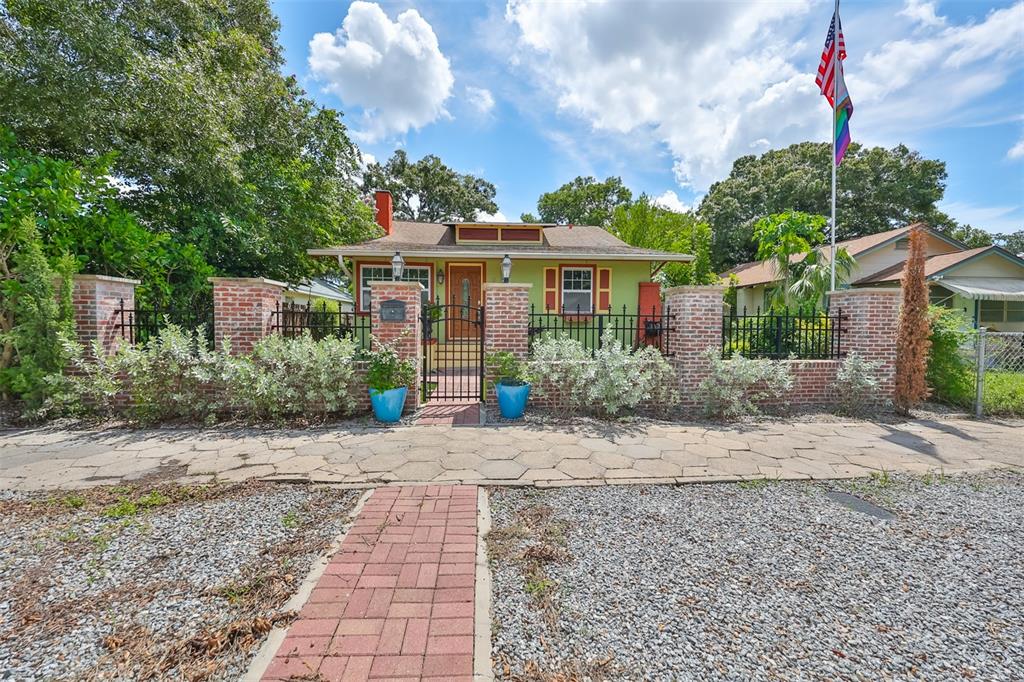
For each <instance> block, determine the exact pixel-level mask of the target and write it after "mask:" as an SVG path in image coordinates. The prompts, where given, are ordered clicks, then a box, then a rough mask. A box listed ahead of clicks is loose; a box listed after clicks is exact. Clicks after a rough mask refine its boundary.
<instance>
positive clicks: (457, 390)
mask: <svg viewBox="0 0 1024 682" xmlns="http://www.w3.org/2000/svg"><path fill="white" fill-rule="evenodd" d="M422 325H423V381H422V383H421V385H422V386H423V391H422V393H423V395H422V400H423V402H427V401H430V400H434V401H444V402H470V401H480V400H483V392H484V344H483V340H484V309H483V308H476V307H474V306H470V305H458V304H446V303H441V302H440V301H438V302H437V303H431V304H427V305H424V306H423V319H422Z"/></svg>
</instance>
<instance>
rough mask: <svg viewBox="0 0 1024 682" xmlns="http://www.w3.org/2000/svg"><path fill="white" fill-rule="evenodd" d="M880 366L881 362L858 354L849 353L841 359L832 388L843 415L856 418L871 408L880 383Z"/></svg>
mask: <svg viewBox="0 0 1024 682" xmlns="http://www.w3.org/2000/svg"><path fill="white" fill-rule="evenodd" d="M881 366H882V363H881V362H878V361H877V360H868V359H866V358H863V357H861V356H860V355H859V354H858V353H850V354H849V355H847V356H846V357H845V358H844V359H843V364H841V365H840V366H839V371H838V372H836V382H835V385H834V386H833V390H834V391H835V392H836V398H837V403H838V406H839V409H840V410H841V411H842V412H843V414H848V415H852V416H857V415H861V414H864V413H865V412H866V411H868V409H870V408H871V406H872V405H873V404H874V394H875V391H876V390H877V389H878V385H879V383H880V380H879V378H878V369H879V368H880V367H881Z"/></svg>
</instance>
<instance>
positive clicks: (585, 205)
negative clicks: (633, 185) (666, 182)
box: [521, 176, 633, 227]
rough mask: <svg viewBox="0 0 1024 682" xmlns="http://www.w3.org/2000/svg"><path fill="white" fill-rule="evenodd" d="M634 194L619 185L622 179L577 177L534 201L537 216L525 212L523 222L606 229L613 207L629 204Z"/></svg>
mask: <svg viewBox="0 0 1024 682" xmlns="http://www.w3.org/2000/svg"><path fill="white" fill-rule="evenodd" d="M632 199H633V193H632V192H631V191H629V189H628V188H627V187H626V186H625V185H623V184H622V178H617V177H610V178H607V179H605V180H604V181H603V182H600V181H598V180H597V178H594V177H590V176H588V177H583V176H580V177H577V178H576V179H575V180H573V181H572V182H567V183H565V184H564V185H562V186H561V187H559V188H558V189H556V190H555V191H553V192H545V193H544V194H541V195H540V198H539V199H537V212H538V214H539V215H538V216H535V215H533V214H532V213H524V214H523V215H522V217H521V220H522V221H523V222H524V223H560V224H572V225H598V226H600V227H607V226H608V224H609V223H610V222H611V219H612V214H613V213H614V211H615V209H616V207H618V206H622V205H625V204H628V203H629V202H630V201H631V200H632Z"/></svg>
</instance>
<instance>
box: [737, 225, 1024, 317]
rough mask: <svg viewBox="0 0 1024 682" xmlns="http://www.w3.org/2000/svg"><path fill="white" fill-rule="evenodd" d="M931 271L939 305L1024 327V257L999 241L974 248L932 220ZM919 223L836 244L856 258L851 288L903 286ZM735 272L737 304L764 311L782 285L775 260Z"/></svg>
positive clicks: (928, 235) (934, 299)
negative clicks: (934, 226)
mask: <svg viewBox="0 0 1024 682" xmlns="http://www.w3.org/2000/svg"><path fill="white" fill-rule="evenodd" d="M918 226H919V227H921V228H922V229H924V230H925V232H926V235H925V255H926V261H925V276H926V277H927V279H928V285H929V297H930V299H931V302H932V303H934V304H936V305H942V306H946V307H948V308H954V309H957V310H961V311H963V312H964V314H965V315H966V317H967V318H968V319H969V320H970V321H971V322H972V324H973V325H974V326H975V327H987V328H988V329H990V330H992V331H1024V260H1022V259H1021V258H1020V257H1019V256H1016V255H1014V254H1012V253H1010V252H1009V251H1006V250H1005V249H1002V248H1000V247H998V246H983V247H979V248H974V249H971V248H968V247H967V246H966V245H964V244H963V243H961V242H959V241H957V240H955V239H953V238H951V237H948V236H946V235H944V234H942V233H941V232H938V231H937V230H933V229H931V228H929V227H928V226H926V225H920V224H919V225H918ZM912 227H915V226H914V225H909V226H907V227H902V228H899V229H895V230H889V231H887V232H880V233H878V234H873V235H868V236H865V237H860V238H858V239H851V240H849V241H845V242H839V243H838V244H836V246H837V247H838V248H845V249H846V251H847V253H849V254H850V255H851V256H853V258H854V260H855V261H856V265H855V266H854V269H853V272H852V273H851V275H850V278H849V280H848V282H847V283H846V284H845V285H844V286H846V287H853V288H863V287H899V286H900V280H901V278H902V275H903V267H904V264H905V262H906V259H907V254H908V247H909V234H910V230H911V228H912ZM730 275H735V278H736V280H737V289H736V294H737V295H736V308H737V310H738V311H739V312H742V311H743V310H744V309H746V310H747V311H748V312H754V311H756V310H758V309H761V310H764V309H765V308H766V307H767V302H768V300H769V299H770V297H771V291H772V288H773V287H775V286H778V279H777V277H776V276H775V271H774V268H773V265H772V263H771V262H769V261H754V262H751V263H744V264H742V265H738V266H736V267H734V268H732V269H731V270H729V271H727V272H725V273H723V274H722V276H723V277H729V276H730Z"/></svg>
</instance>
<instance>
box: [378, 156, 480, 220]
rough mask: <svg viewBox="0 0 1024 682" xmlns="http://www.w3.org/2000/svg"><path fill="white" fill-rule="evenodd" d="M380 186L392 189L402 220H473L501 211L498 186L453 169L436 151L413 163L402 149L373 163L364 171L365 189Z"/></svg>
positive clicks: (392, 195) (395, 205)
mask: <svg viewBox="0 0 1024 682" xmlns="http://www.w3.org/2000/svg"><path fill="white" fill-rule="evenodd" d="M378 189H386V190H388V191H389V192H391V197H392V199H393V200H394V211H395V217H396V218H400V219H402V220H416V221H421V222H428V223H443V222H450V221H473V220H476V219H477V218H478V217H479V213H480V212H484V213H496V212H497V211H498V205H497V204H496V203H494V195H495V192H496V190H495V188H494V185H492V184H491V183H489V182H487V181H486V180H483V179H481V178H478V177H476V176H474V175H469V174H465V173H458V172H456V171H454V170H452V169H451V168H449V167H448V166H446V165H444V163H442V162H441V159H439V158H438V157H436V156H434V155H433V154H429V155H427V156H424V157H423V158H422V159H420V160H419V161H416V162H414V163H411V162H410V161H409V157H408V155H407V154H406V153H405V150H403V149H398V150H396V151H395V153H394V154H393V155H392V156H391V158H390V159H388V160H387V162H386V163H384V164H380V163H371V164H370V165H369V166H368V167H367V169H366V172H365V173H363V191H364V192H372V191H373V190H378Z"/></svg>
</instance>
